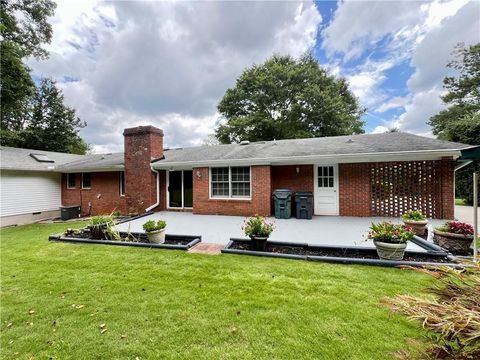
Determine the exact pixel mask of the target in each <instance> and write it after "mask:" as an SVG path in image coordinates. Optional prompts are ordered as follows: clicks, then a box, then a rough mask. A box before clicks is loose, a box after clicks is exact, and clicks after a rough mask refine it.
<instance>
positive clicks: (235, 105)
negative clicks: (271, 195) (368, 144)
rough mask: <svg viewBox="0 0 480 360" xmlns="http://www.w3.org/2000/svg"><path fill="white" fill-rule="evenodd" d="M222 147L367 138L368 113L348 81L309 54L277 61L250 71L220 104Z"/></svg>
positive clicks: (219, 131) (218, 133) (269, 61)
mask: <svg viewBox="0 0 480 360" xmlns="http://www.w3.org/2000/svg"><path fill="white" fill-rule="evenodd" d="M218 111H219V112H220V114H221V115H222V116H223V118H224V120H225V122H223V123H221V124H219V125H218V127H217V128H216V130H215V136H216V138H217V139H218V140H219V141H220V142H221V143H232V142H239V141H242V140H249V141H260V140H273V139H293V138H305V137H319V136H332V135H350V134H356V133H363V132H364V130H363V125H364V122H363V121H361V120H360V117H361V115H362V114H363V113H364V111H365V109H363V108H361V107H360V106H359V104H358V101H357V99H356V98H355V96H354V95H353V94H352V93H351V91H350V90H349V88H348V84H347V82H346V81H345V80H344V79H336V78H335V77H334V76H331V75H329V74H328V73H327V71H326V70H325V69H323V68H322V67H321V66H320V64H319V63H318V61H317V60H316V59H315V58H314V57H313V56H312V55H311V54H306V55H304V56H303V57H301V58H300V59H298V60H296V59H294V58H292V57H291V56H277V55H275V56H273V57H272V58H270V59H268V60H267V61H266V62H264V63H263V64H261V65H253V66H252V67H250V68H248V69H246V70H245V71H244V72H243V73H242V74H241V75H240V77H239V78H238V79H237V82H236V85H235V87H234V88H231V89H228V90H227V91H226V93H225V95H224V96H223V98H222V100H221V101H220V103H219V104H218Z"/></svg>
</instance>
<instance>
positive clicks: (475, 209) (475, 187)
mask: <svg viewBox="0 0 480 360" xmlns="http://www.w3.org/2000/svg"><path fill="white" fill-rule="evenodd" d="M477 237H478V172H474V173H473V261H477V257H478V255H477V252H478V249H477Z"/></svg>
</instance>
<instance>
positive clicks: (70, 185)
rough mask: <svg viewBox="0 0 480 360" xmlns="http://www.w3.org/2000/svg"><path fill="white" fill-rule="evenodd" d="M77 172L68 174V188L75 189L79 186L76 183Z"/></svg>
mask: <svg viewBox="0 0 480 360" xmlns="http://www.w3.org/2000/svg"><path fill="white" fill-rule="evenodd" d="M76 175H77V174H67V189H75V188H76V187H77V183H76V181H75V180H76V179H75V178H76Z"/></svg>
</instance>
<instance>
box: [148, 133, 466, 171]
mask: <svg viewBox="0 0 480 360" xmlns="http://www.w3.org/2000/svg"><path fill="white" fill-rule="evenodd" d="M469 147H470V146H469V145H465V144H460V143H454V142H449V141H443V140H438V139H432V138H427V137H423V136H417V135H413V134H409V133H404V132H394V133H382V134H362V135H350V136H333V137H322V138H308V139H292V140H277V141H260V142H254V143H249V144H245V145H242V144H228V145H214V146H199V147H191V148H185V149H172V150H167V151H164V159H159V160H157V161H155V162H154V164H153V167H154V168H157V169H162V168H163V169H168V168H170V167H172V168H173V167H181V166H193V165H194V166H203V165H205V166H208V165H215V164H217V165H222V166H223V165H229V164H241V163H244V164H279V165H280V164H288V163H297V164H301V163H312V162H313V161H316V162H318V161H330V162H342V161H343V162H364V161H381V160H382V158H383V160H390V161H391V160H399V161H400V160H414V159H416V158H418V159H425V160H428V159H430V158H431V159H436V158H441V157H442V156H460V150H461V149H466V148H469Z"/></svg>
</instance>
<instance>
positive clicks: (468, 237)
mask: <svg viewBox="0 0 480 360" xmlns="http://www.w3.org/2000/svg"><path fill="white" fill-rule="evenodd" d="M472 241H473V226H472V225H470V224H467V223H464V222H460V221H447V222H446V223H445V224H444V225H442V226H439V227H436V228H434V229H433V242H434V243H435V244H437V245H438V246H441V247H443V248H444V249H446V250H448V251H450V252H451V253H452V254H458V255H468V253H469V251H470V245H472Z"/></svg>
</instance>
